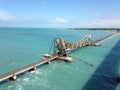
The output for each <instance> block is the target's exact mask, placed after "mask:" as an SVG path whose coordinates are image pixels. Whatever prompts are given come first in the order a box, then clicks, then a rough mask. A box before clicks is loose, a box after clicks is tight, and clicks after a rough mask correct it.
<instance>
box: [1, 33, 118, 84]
mask: <svg viewBox="0 0 120 90" xmlns="http://www.w3.org/2000/svg"><path fill="white" fill-rule="evenodd" d="M114 34H116V33H112V34H110V35H107V36H104V37H101V38H98V39H96V40H92V35H91V34H89V35H86V36H85V37H84V38H83V39H82V40H80V41H78V42H67V41H66V40H64V39H61V38H55V39H54V40H53V45H52V46H51V48H53V54H47V55H45V56H44V58H43V59H42V60H40V61H38V62H35V63H32V64H29V65H26V66H24V67H22V68H19V69H16V70H13V71H11V72H8V73H5V74H2V75H0V82H2V81H4V80H7V79H10V80H16V79H17V75H19V74H21V73H24V72H26V71H31V70H36V67H38V66H40V65H43V64H45V63H50V61H53V60H56V59H62V60H66V61H69V62H71V61H73V60H72V58H71V57H69V53H71V52H73V51H75V50H76V49H79V48H81V47H84V46H94V45H95V43H97V42H99V41H101V40H104V39H106V38H108V37H110V36H112V35H114ZM50 50H51V49H50Z"/></svg>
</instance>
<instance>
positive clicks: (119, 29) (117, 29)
mask: <svg viewBox="0 0 120 90" xmlns="http://www.w3.org/2000/svg"><path fill="white" fill-rule="evenodd" d="M68 29H69V30H116V31H120V28H68Z"/></svg>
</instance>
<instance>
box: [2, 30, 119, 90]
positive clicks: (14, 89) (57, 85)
mask: <svg viewBox="0 0 120 90" xmlns="http://www.w3.org/2000/svg"><path fill="white" fill-rule="evenodd" d="M109 33H110V32H105V31H95V30H91V31H89V30H67V29H50V28H47V29H46V28H0V74H3V73H5V72H8V71H11V70H14V69H17V68H20V67H22V66H25V65H28V64H30V63H32V62H35V61H38V60H40V58H41V57H42V55H43V54H45V53H47V52H48V51H49V48H50V45H51V43H52V40H53V38H55V37H62V38H64V39H65V40H68V41H78V40H80V39H82V38H83V37H84V36H85V35H86V34H92V35H93V38H94V39H96V38H99V37H101V36H105V35H108V34H109ZM119 40H120V35H115V36H112V37H110V38H108V39H106V40H103V41H101V42H99V43H100V44H102V46H101V47H84V48H81V49H79V50H77V51H75V52H73V53H71V54H70V56H73V57H74V62H72V63H67V62H56V61H53V62H52V63H51V64H50V65H43V66H40V67H39V68H38V69H37V71H36V72H32V73H28V72H26V74H23V75H21V76H19V78H18V80H17V81H15V82H10V81H8V82H5V83H1V84H0V90H96V88H97V90H106V88H107V89H109V90H114V88H115V87H116V88H117V86H118V87H119V84H118V83H117V84H116V83H114V82H113V81H114V80H112V81H111V80H110V81H111V82H112V83H109V80H108V82H107V83H106V81H104V80H105V78H106V77H111V75H112V74H113V73H109V72H106V71H109V70H106V69H107V68H104V69H103V68H102V66H101V65H103V67H104V63H103V62H104V61H106V60H107V58H108V56H107V55H109V54H110V53H111V50H112V49H113V48H114V46H115V45H116V43H117V42H118V41H119ZM119 45H120V44H119ZM118 49H119V48H118ZM112 52H116V50H112ZM116 54H118V56H116V57H117V58H116V57H114V56H113V58H112V59H113V60H114V59H116V61H115V62H116V63H117V64H113V65H112V63H110V64H111V65H112V66H114V67H116V68H115V69H114V68H113V67H112V68H110V70H113V72H114V73H115V74H118V73H119V71H118V70H119V64H120V63H119V61H120V55H119V53H118V51H117V52H116ZM112 59H111V60H112ZM9 60H13V61H14V62H13V63H12V64H8V63H7V62H8V61H9ZM111 60H110V62H112V61H111ZM86 62H87V63H86ZM108 63H109V62H108ZM91 65H93V66H91ZM106 65H107V64H106ZM116 69H117V70H116ZM96 71H97V72H96ZM110 72H111V71H110ZM100 73H103V75H101V74H100ZM100 75H101V76H104V75H105V76H106V77H105V78H104V77H103V79H100V81H99V82H96V83H97V84H96V86H95V85H93V84H91V83H94V82H95V80H96V81H97V79H98V78H99V77H101V76H100ZM112 76H115V77H116V76H117V75H112ZM93 81H94V82H93ZM113 87H114V88H113ZM98 88H99V89H98ZM110 88H111V89H110Z"/></svg>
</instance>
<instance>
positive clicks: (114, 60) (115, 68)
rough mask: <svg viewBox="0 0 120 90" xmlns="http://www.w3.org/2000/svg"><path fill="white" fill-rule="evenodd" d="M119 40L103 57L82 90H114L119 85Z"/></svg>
mask: <svg viewBox="0 0 120 90" xmlns="http://www.w3.org/2000/svg"><path fill="white" fill-rule="evenodd" d="M119 64H120V40H119V41H118V42H117V44H116V45H115V46H114V47H113V48H112V50H111V51H110V53H109V54H108V55H107V56H106V57H105V59H104V60H103V62H102V63H101V64H100V66H99V67H98V68H97V69H96V71H95V72H94V73H93V75H92V76H91V78H90V79H89V80H88V82H87V83H86V84H85V85H84V87H83V88H82V90H115V88H116V86H117V85H118V84H119V83H120V75H119Z"/></svg>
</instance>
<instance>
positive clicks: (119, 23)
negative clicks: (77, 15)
mask: <svg viewBox="0 0 120 90" xmlns="http://www.w3.org/2000/svg"><path fill="white" fill-rule="evenodd" d="M79 26H88V27H89V26H90V27H95V26H98V27H120V17H117V18H109V19H95V20H89V21H84V22H79Z"/></svg>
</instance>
